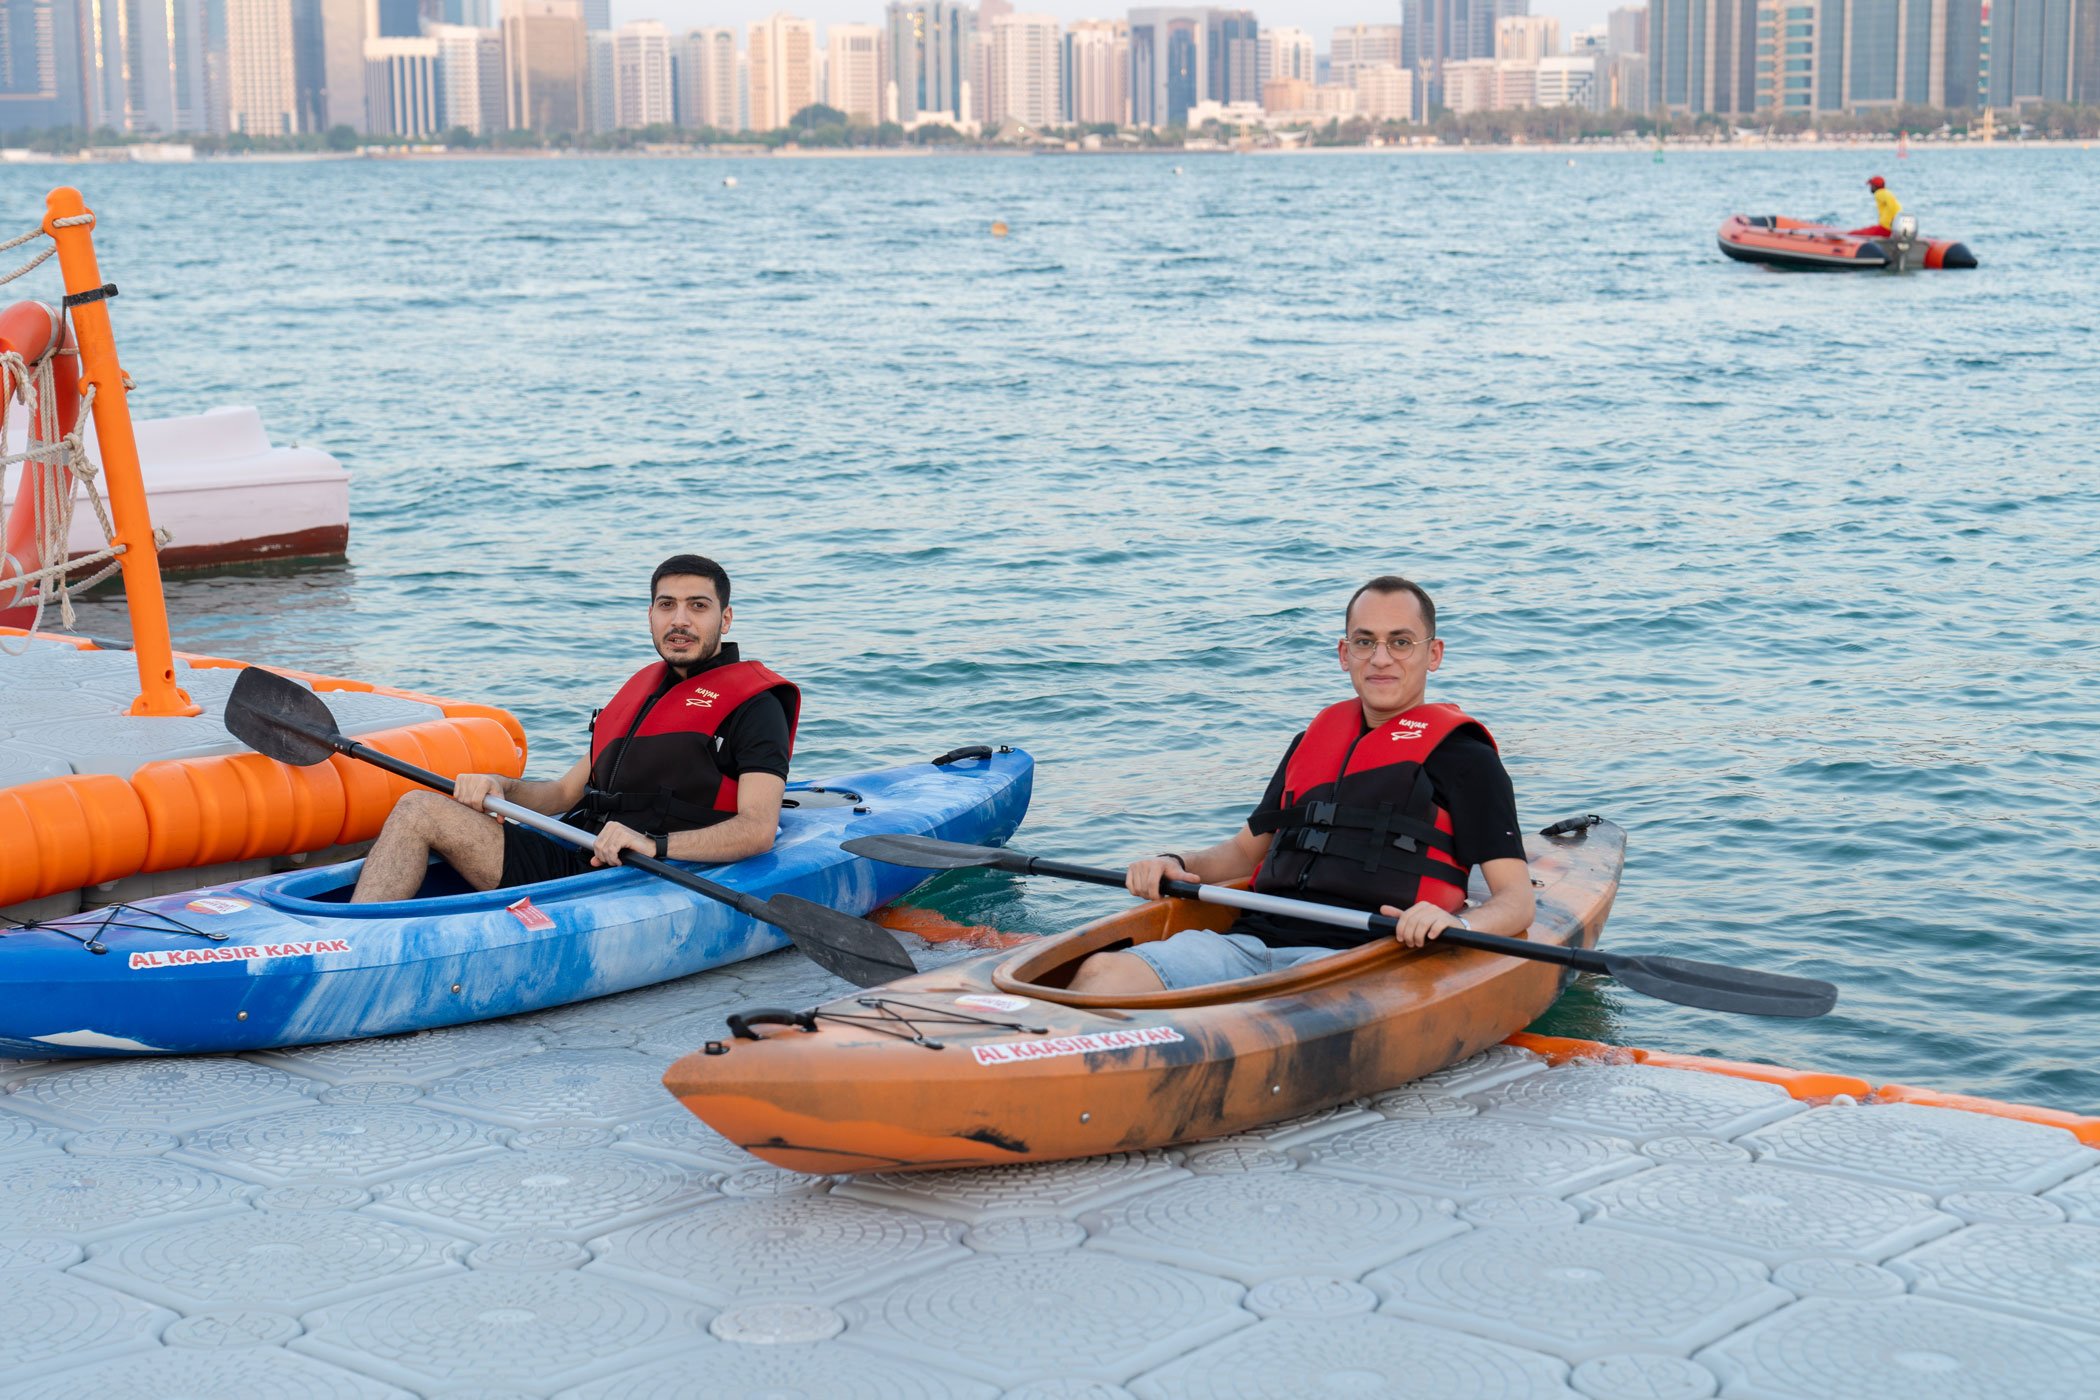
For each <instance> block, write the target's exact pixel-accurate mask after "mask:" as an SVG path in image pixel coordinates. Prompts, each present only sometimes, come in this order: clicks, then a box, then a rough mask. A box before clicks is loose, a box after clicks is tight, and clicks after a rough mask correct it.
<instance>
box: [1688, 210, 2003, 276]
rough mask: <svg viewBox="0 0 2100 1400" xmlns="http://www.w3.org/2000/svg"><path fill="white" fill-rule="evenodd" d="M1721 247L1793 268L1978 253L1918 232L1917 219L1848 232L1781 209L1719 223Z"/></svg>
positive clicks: (1894, 265) (1884, 265)
mask: <svg viewBox="0 0 2100 1400" xmlns="http://www.w3.org/2000/svg"><path fill="white" fill-rule="evenodd" d="M1719 239H1720V243H1721V251H1722V252H1724V253H1726V254H1727V255H1728V256H1729V257H1731V258H1734V259H1735V260H1736V261H1737V262H1749V263H1765V264H1767V265H1769V266H1772V267H1783V268H1788V269H1791V270H1793V271H1795V272H1915V271H1917V270H1918V269H1919V268H1943V267H1955V268H1961V267H1974V266H1976V255H1975V254H1974V253H1971V252H1970V251H1969V248H1968V245H1967V244H1965V243H1957V242H1955V241H1954V240H1953V239H1951V238H1920V237H1918V226H1917V221H1916V220H1914V219H1912V218H1911V217H1910V216H1909V215H1907V214H1906V215H1904V216H1903V217H1901V218H1899V219H1897V220H1896V228H1895V230H1894V232H1893V233H1892V234H1891V236H1889V237H1887V238H1875V237H1872V236H1869V235H1866V234H1858V233H1848V232H1846V231H1845V230H1844V229H1841V228H1831V227H1829V226H1828V225H1826V224H1812V223H1809V222H1807V221H1806V220H1804V219H1789V218H1786V217H1784V216H1783V215H1779V214H1734V215H1731V216H1730V217H1729V219H1728V221H1727V222H1726V223H1724V224H1722V225H1721V232H1720V234H1719Z"/></svg>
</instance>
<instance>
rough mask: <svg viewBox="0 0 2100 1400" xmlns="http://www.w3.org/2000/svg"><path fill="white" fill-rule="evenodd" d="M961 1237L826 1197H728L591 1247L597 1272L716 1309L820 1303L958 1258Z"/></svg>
mask: <svg viewBox="0 0 2100 1400" xmlns="http://www.w3.org/2000/svg"><path fill="white" fill-rule="evenodd" d="M961 1234H962V1227H961V1226H959V1225H955V1224H952V1223H949V1222H945V1221H939V1220H935V1219H931V1218H929V1217H926V1216H921V1215H912V1214H908V1213H906V1212H904V1211H901V1210H891V1209H887V1208H884V1207H881V1206H873V1205H864V1204H862V1203H860V1202H858V1201H847V1200H839V1199H836V1198H834V1197H831V1196H789V1197H778V1198H772V1199H767V1198H763V1197H743V1198H736V1197H731V1198H729V1199H727V1200H723V1201H718V1202H715V1203H713V1204H710V1205H706V1206H703V1207H701V1208H700V1209H697V1210H688V1211H684V1212H682V1213H680V1214H678V1215H676V1216H672V1217H670V1218H668V1219H664V1220H656V1221H652V1222H650V1223H649V1224H647V1225H642V1226H638V1227H636V1228H635V1229H631V1230H623V1231H621V1232H619V1233H618V1234H615V1235H613V1236H611V1237H610V1238H607V1239H603V1240H598V1241H594V1242H593V1245H592V1248H593V1251H594V1252H595V1253H596V1254H597V1256H598V1262H597V1263H595V1264H593V1265H591V1271H593V1272H596V1271H598V1270H605V1271H608V1272H612V1273H617V1274H620V1275H623V1276H625V1277H629V1278H632V1279H635V1280H636V1281H638V1282H643V1283H648V1284H653V1285H655V1286H657V1287H664V1286H671V1287H673V1288H676V1289H678V1290H679V1291H682V1292H684V1293H687V1294H690V1295H691V1296H693V1297H695V1298H698V1299H700V1300H701V1301H703V1302H707V1303H711V1304H714V1305H716V1306H718V1307H722V1306H731V1305H734V1304H741V1303H754V1302H766V1301H774V1300H780V1301H792V1302H823V1303H829V1302H833V1301H836V1300H837V1299H840V1298H844V1297H846V1296H848V1295H850V1294H852V1293H854V1292H857V1291H859V1290H861V1289H865V1288H869V1287H872V1286H874V1285H876V1284H877V1283H879V1282H881V1281H883V1280H886V1279H894V1278H897V1277H899V1276H901V1275H903V1274H906V1273H912V1272H916V1271H918V1270H921V1269H928V1268H932V1267H933V1266H935V1265H937V1264H943V1263H947V1262H950V1261H952V1260H955V1259H958V1258H961V1257H962V1256H963V1254H964V1251H963V1248H962V1246H961V1245H960V1244H959V1243H958V1242H957V1241H958V1238H959V1237H960V1236H961Z"/></svg>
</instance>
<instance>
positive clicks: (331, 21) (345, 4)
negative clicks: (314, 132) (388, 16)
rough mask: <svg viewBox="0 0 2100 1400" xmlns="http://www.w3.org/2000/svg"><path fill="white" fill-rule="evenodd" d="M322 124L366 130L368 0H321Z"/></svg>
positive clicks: (323, 125)
mask: <svg viewBox="0 0 2100 1400" xmlns="http://www.w3.org/2000/svg"><path fill="white" fill-rule="evenodd" d="M320 11H321V13H320V21H321V83H322V87H323V94H322V96H323V101H322V109H323V117H322V123H321V124H322V127H323V129H326V128H328V127H336V126H347V127H349V128H350V129H351V130H352V131H363V130H365V40H366V39H367V38H368V37H376V36H371V35H368V34H367V33H366V25H367V23H368V21H367V18H366V15H365V0H320Z"/></svg>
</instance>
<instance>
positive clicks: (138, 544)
mask: <svg viewBox="0 0 2100 1400" xmlns="http://www.w3.org/2000/svg"><path fill="white" fill-rule="evenodd" d="M94 223H95V216H94V214H93V213H91V212H90V211H89V209H88V207H87V201H86V200H84V199H82V198H81V196H80V191H79V190H76V189H73V188H72V187H70V186H61V187H60V188H58V189H55V190H53V191H51V193H50V195H49V196H48V197H47V198H46V199H45V201H44V232H45V233H47V234H49V235H51V241H52V242H53V243H55V244H57V245H58V266H59V270H60V272H61V273H62V274H63V277H64V280H65V287H66V309H67V312H68V314H69V315H71V317H72V319H73V335H74V339H75V340H76V342H77V343H78V345H79V347H80V382H81V384H82V385H83V386H86V385H93V386H94V390H95V404H94V410H93V411H94V415H95V440H96V442H97V443H98V444H99V445H100V446H101V449H102V479H103V482H104V484H105V485H106V487H107V488H108V491H109V509H110V514H111V516H112V517H113V519H114V523H115V525H116V539H115V540H114V541H113V543H115V544H118V545H121V546H122V547H123V550H124V552H123V553H122V554H121V555H119V556H118V563H119V565H120V567H121V568H122V569H123V571H124V606H125V608H126V609H127V610H128V611H129V612H130V614H131V648H132V654H133V655H134V656H135V657H136V658H137V660H138V667H139V697H138V699H136V700H134V701H132V702H131V713H133V714H135V715H163V716H165V715H194V714H200V713H202V707H201V706H199V705H198V704H197V702H196V701H194V700H192V699H190V697H189V696H188V695H187V694H186V693H185V692H184V691H183V689H182V688H181V687H180V686H178V685H176V684H175V658H174V653H173V651H172V645H173V644H172V643H170V642H169V640H168V605H167V600H166V599H165V598H164V597H163V596H162V594H161V588H160V550H159V547H158V546H157V545H156V544H155V543H154V539H153V517H152V515H151V513H150V512H149V511H148V510H147V508H146V481H145V478H144V477H143V476H141V475H140V473H139V448H138V442H137V439H136V438H134V437H133V435H132V431H131V410H130V408H129V407H128V406H127V403H126V398H125V385H124V368H123V366H122V365H120V364H118V363H117V342H116V337H115V335H114V334H113V333H112V332H111V330H110V325H109V300H108V298H109V291H110V290H113V289H106V288H105V287H104V285H103V282H102V269H101V267H100V266H98V265H97V263H96V261H95V240H94V236H93V234H91V233H90V232H89V230H90V229H92V228H93V227H94Z"/></svg>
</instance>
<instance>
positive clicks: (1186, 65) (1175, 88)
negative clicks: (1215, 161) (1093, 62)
mask: <svg viewBox="0 0 2100 1400" xmlns="http://www.w3.org/2000/svg"><path fill="white" fill-rule="evenodd" d="M1211 13H1212V12H1211V11H1210V10H1206V9H1194V8H1177V9H1148V10H1132V11H1131V12H1130V119H1131V121H1132V122H1133V123H1135V124H1136V125H1138V126H1152V127H1161V126H1184V125H1186V124H1187V122H1188V116H1189V108H1191V107H1193V106H1195V105H1196V104H1197V103H1198V102H1201V101H1203V100H1204V98H1205V97H1207V96H1208V95H1209V94H1210V89H1211V80H1210V43H1209V35H1208V32H1207V31H1208V30H1209V27H1210V17H1211Z"/></svg>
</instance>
